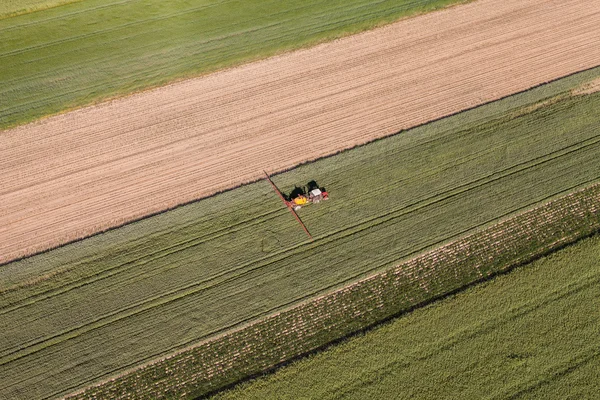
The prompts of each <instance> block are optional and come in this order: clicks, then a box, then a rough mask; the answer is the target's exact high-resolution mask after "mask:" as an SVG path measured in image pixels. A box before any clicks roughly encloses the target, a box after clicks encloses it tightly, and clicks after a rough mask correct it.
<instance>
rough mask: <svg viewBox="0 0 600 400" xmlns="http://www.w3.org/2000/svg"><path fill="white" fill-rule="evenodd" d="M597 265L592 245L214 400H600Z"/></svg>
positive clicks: (599, 241)
mask: <svg viewBox="0 0 600 400" xmlns="http://www.w3.org/2000/svg"><path fill="white" fill-rule="evenodd" d="M598 260H600V236H595V237H593V238H591V239H587V240H584V241H581V242H579V243H577V244H576V245H573V246H571V247H568V248H566V249H563V250H561V251H559V252H557V253H554V254H553V255H551V256H549V257H546V258H543V259H541V260H538V261H536V262H533V263H531V264H529V265H527V266H524V267H522V268H519V269H517V270H515V271H513V272H511V273H510V274H508V275H504V276H500V277H497V278H495V279H494V280H493V281H489V282H487V283H484V284H481V285H478V286H476V287H472V288H470V289H468V290H466V291H465V292H463V293H460V294H458V295H455V296H452V297H450V298H447V299H445V300H443V301H440V302H437V303H434V304H432V305H430V306H428V307H425V308H422V309H419V310H416V311H414V312H412V313H411V314H409V315H406V316H404V317H401V318H398V319H396V320H394V321H392V322H390V323H388V324H385V325H384V326H382V327H379V328H377V329H375V330H373V331H370V332H368V333H366V334H364V335H363V336H360V337H356V338H353V339H351V340H348V341H347V342H344V343H342V344H340V345H336V346H334V347H332V348H330V349H328V350H326V351H324V352H322V353H320V354H317V355H315V356H313V357H310V358H308V359H305V360H301V361H299V362H296V363H294V364H292V365H290V366H288V367H285V368H283V369H281V370H279V371H277V372H276V373H275V374H273V375H271V376H267V377H265V378H261V379H257V380H255V381H253V382H249V383H246V384H244V385H241V386H239V387H238V388H236V389H234V390H232V391H229V392H225V393H223V394H222V395H219V396H216V398H218V399H223V400H224V399H303V398H313V399H342V398H343V399H374V398H397V399H401V398H402V399H409V398H422V399H471V398H473V399H482V398H494V399H508V398H511V399H515V398H526V399H532V398H535V399H567V398H571V399H592V398H597V397H598V393H600V336H599V335H598V332H599V331H600V322H599V321H600V308H599V307H598V299H599V298H600V262H599V261H598Z"/></svg>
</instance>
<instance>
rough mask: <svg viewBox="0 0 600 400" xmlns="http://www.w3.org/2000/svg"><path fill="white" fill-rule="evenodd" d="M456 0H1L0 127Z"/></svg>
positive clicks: (430, 8)
mask: <svg viewBox="0 0 600 400" xmlns="http://www.w3.org/2000/svg"><path fill="white" fill-rule="evenodd" d="M459 2H461V0H384V1H377V2H373V1H369V0H344V1H339V0H338V1H328V0H305V1H301V2H295V1H280V0H243V1H240V0H169V1H163V0H85V1H78V2H74V3H73V2H71V3H68V4H64V5H61V6H59V7H53V8H47V9H44V8H45V7H48V6H52V5H55V4H61V3H63V2H60V1H58V0H56V1H41V0H20V1H16V0H9V1H8V2H6V0H3V1H2V2H0V17H1V16H2V15H5V16H6V15H7V14H10V13H18V12H20V11H22V10H23V9H25V10H26V9H28V8H31V9H33V10H35V9H37V8H41V9H43V10H42V11H37V12H30V13H26V14H22V15H17V16H13V17H8V18H3V19H0V65H1V66H2V67H1V68H0V129H2V128H6V127H9V126H12V125H16V124H19V123H23V122H27V121H30V120H33V119H36V118H39V117H41V116H44V115H47V114H53V113H57V112H60V111H63V110H66V109H69V108H73V107H78V106H81V105H84V104H90V103H93V102H96V101H99V100H102V99H106V98H109V97H113V96H117V95H123V94H127V93H130V92H132V91H137V90H141V89H144V88H148V87H153V86H158V85H161V84H165V83H167V82H169V81H172V80H173V79H178V78H185V77H190V76H194V75H198V74H202V73H207V72H210V71H215V70H217V69H220V68H224V67H230V66H232V65H236V64H240V63H242V62H247V61H250V60H255V59H258V58H264V57H268V56H271V55H273V54H276V53H279V52H282V51H286V50H290V49H296V48H299V47H302V46H307V45H310V44H314V43H317V42H320V41H324V40H330V39H333V38H336V37H339V36H342V35H345V34H349V33H354V32H358V31H361V30H365V29H368V28H372V27H374V26H376V25H378V24H382V23H385V22H390V21H393V20H395V19H398V18H401V17H405V16H410V15H414V14H417V13H423V12H427V11H431V10H434V9H437V8H440V7H444V6H447V5H450V4H454V3H459Z"/></svg>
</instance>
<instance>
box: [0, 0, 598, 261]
mask: <svg viewBox="0 0 600 400" xmlns="http://www.w3.org/2000/svg"><path fill="white" fill-rule="evenodd" d="M599 64H600V0H551V1H548V0H480V1H477V2H475V3H471V4H468V5H465V6H460V7H454V8H451V9H447V10H444V11H441V12H437V13H434V14H429V15H425V16H422V17H418V18H414V19H410V20H405V21H401V22H399V23H396V24H393V25H390V26H387V27H385V28H382V29H378V30H375V31H371V32H367V33H364V34H361V35H357V36H353V37H349V38H346V39H342V40H339V41H336V42H333V43H329V44H325V45H320V46H317V47H315V48H312V49H309V50H304V51H299V52H295V53H290V54H287V55H283V56H280V57H275V58H272V59H269V60H266V61H262V62H258V63H253V64H249V65H246V66H243V67H240V68H236V69H232V70H228V71H224V72H221V73H217V74H213V75H209V76H206V77H203V78H199V79H194V80H189V81H185V82H181V83H177V84H174V85H170V86H166V87H163V88H160V89H157V90H153V91H149V92H145V93H141V94H138V95H135V96H131V97H128V98H125V99H121V100H117V101H113V102H111V103H107V104H103V105H100V106H97V107H91V108H86V109H82V110H79V111H76V112H72V113H68V114H64V115H61V116H57V117H53V118H50V119H47V120H44V121H42V122H40V123H37V124H31V125H27V126H24V127H20V128H17V129H13V130H9V131H4V132H2V133H0V263H1V262H6V261H8V260H11V259H14V258H16V257H19V256H23V255H27V254H31V253H33V252H36V251H40V250H43V249H46V248H49V247H52V246H56V245H59V244H62V243H65V242H68V241H71V240H74V239H77V238H80V237H82V236H86V235H89V234H92V233H94V232H98V231H100V230H103V229H106V228H108V227H111V226H115V225H118V224H121V223H123V222H125V221H128V220H131V219H135V218H138V217H141V216H143V215H146V214H149V213H152V212H156V211H159V210H163V209H165V208H168V207H172V206H175V205H177V204H180V203H183V202H187V201H190V200H193V199H197V198H200V197H204V196H206V195H209V194H211V193H214V192H215V191H218V190H222V189H226V188H230V187H233V186H235V185H238V184H240V183H243V182H247V181H251V180H254V179H256V178H259V177H260V176H261V174H262V170H263V169H267V170H269V171H273V172H274V171H277V170H282V169H285V168H288V167H291V166H293V165H296V164H298V163H300V162H302V161H306V160H308V159H314V158H317V157H320V156H323V155H327V154H331V153H334V152H336V151H338V150H341V149H344V148H348V147H351V146H354V145H356V144H360V143H364V142H367V141H370V140H372V139H374V138H378V137H382V136H386V135H389V134H392V133H395V132H397V131H398V130H400V129H403V128H408V127H411V126H414V125H417V124H420V123H423V122H426V121H429V120H432V119H435V118H439V117H442V116H444V115H448V114H451V113H454V112H457V111H460V110H463V109H465V108H468V107H472V106H474V105H477V104H480V103H482V102H486V101H490V100H494V99H497V98H500V97H503V96H506V95H508V94H511V93H514V92H516V91H520V90H524V89H527V88H529V87H531V86H534V85H537V84H539V83H543V82H546V81H548V80H552V79H555V78H558V77H561V76H564V75H566V74H569V73H572V72H575V71H579V70H582V69H586V68H589V67H593V66H596V65H599Z"/></svg>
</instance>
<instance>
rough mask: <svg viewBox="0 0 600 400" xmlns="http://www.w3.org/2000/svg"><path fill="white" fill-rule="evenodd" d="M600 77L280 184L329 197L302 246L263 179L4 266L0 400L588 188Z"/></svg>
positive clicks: (598, 153) (126, 363)
mask: <svg viewBox="0 0 600 400" xmlns="http://www.w3.org/2000/svg"><path fill="white" fill-rule="evenodd" d="M599 72H600V71H599V70H598V69H596V70H592V71H588V72H585V73H583V74H578V75H576V76H573V77H570V78H567V79H564V80H561V81H558V82H555V83H553V84H550V85H546V86H543V87H540V88H537V89H534V90H532V91H530V92H527V93H524V94H521V95H517V96H513V97H511V98H508V99H505V100H503V101H500V102H496V103H493V104H489V105H486V106H483V107H480V108H478V109H475V110H471V111H469V112H466V113H462V114H459V115H456V116H454V117H451V118H447V119H444V120H441V121H438V122H435V123H432V124H428V125H425V126H423V127H420V128H417V129H413V130H410V131H407V132H403V133H402V134H400V135H396V136H394V137H391V138H388V139H384V140H380V141H377V142H374V143H372V144H370V145H367V146H364V147H359V148H356V149H354V150H351V151H348V152H344V153H341V154H339V155H337V156H334V157H330V158H327V159H323V160H320V161H318V162H316V163H312V164H307V165H305V166H302V167H300V168H297V169H295V170H293V171H290V172H288V173H285V174H282V175H278V176H275V177H274V180H275V181H276V182H277V183H278V184H279V185H280V186H281V187H282V189H284V190H290V189H291V188H292V187H293V184H294V183H298V184H304V183H306V182H307V181H309V180H311V179H316V180H317V181H318V182H319V183H320V184H322V185H325V186H326V187H327V188H328V190H329V191H330V193H331V197H332V200H330V201H329V202H326V203H322V204H320V205H318V206H312V207H310V208H306V209H303V210H301V212H300V215H301V217H302V218H303V219H304V221H305V222H306V223H307V225H308V227H309V229H310V230H311V232H312V233H313V235H314V236H315V238H316V240H315V241H314V242H312V243H310V242H307V241H306V237H305V236H304V233H303V232H302V230H301V229H300V228H299V226H298V225H297V223H296V222H295V220H294V219H293V218H292V217H291V216H290V215H289V213H288V212H287V210H286V209H285V208H283V207H282V205H281V203H280V201H279V199H278V198H277V197H276V195H275V194H274V193H273V191H272V189H271V188H270V186H269V185H268V184H267V183H266V182H264V181H262V182H258V183H255V184H252V185H247V186H244V187H241V188H239V189H236V190H233V191H230V192H226V193H224V194H221V195H218V196H215V197H212V198H208V199H205V200H202V201H199V202H197V203H194V204H191V205H188V206H185V207H181V208H178V209H176V210H174V211H170V212H167V213H164V214H161V215H159V216H156V217H152V218H149V219H146V220H143V221H140V222H137V223H134V224H130V225H127V226H125V227H123V228H121V229H118V230H114V231H111V232H108V233H105V234H102V235H98V236H95V237H93V238H90V239H88V240H85V241H82V242H78V243H75V244H71V245H68V246H65V247H62V248H60V249H57V250H55V251H51V252H48V253H45V254H41V255H38V256H35V257H32V258H29V259H25V260H22V261H19V262H14V263H11V264H7V265H4V266H0V288H2V289H0V326H3V327H5V328H4V329H3V330H2V332H1V333H0V382H1V383H0V397H7V398H19V397H21V398H42V397H45V396H54V395H58V394H63V393H66V392H69V391H71V390H72V389H74V388H77V387H81V386H82V385H86V384H89V383H91V382H94V381H96V380H98V379H99V378H101V377H106V376H109V375H112V374H114V373H116V372H118V371H121V370H123V369H125V368H128V367H131V366H134V365H137V364H139V363H141V362H143V361H146V360H149V359H152V358H155V357H157V356H159V355H165V354H168V353H170V352H172V351H174V350H176V349H179V348H182V347H185V346H187V345H189V344H192V343H195V342H197V341H198V340H200V339H202V338H206V337H210V336H211V335H215V334H217V333H219V332H223V331H224V330H227V329H229V328H231V327H235V326H237V325H239V324H241V323H244V322H246V321H250V320H255V319H257V318H260V317H262V316H265V315H268V314H271V313H273V312H274V311H276V310H279V309H281V308H282V307H286V306H288V305H290V304H294V303H296V302H298V301H300V300H303V299H307V298H310V297H312V296H314V295H316V294H318V293H323V292H325V291H328V290H331V289H332V288H334V287H339V286H342V285H344V284H347V283H349V282H352V281H354V280H356V279H357V278H359V277H362V276H365V275H366V274H368V273H371V272H373V271H377V270H382V269H384V268H387V267H390V266H392V265H395V264H397V263H398V262H399V261H400V260H402V259H405V258H407V257H409V256H411V255H414V254H416V253H419V252H422V251H423V250H424V249H428V248H432V247H435V246H437V245H439V244H440V243H443V242H446V241H448V240H450V239H452V238H456V237H457V236H461V235H464V234H465V233H466V232H470V231H472V230H474V229H479V228H481V227H484V226H487V225H489V224H490V223H492V222H494V221H496V220H497V219H498V218H501V217H504V216H506V215H509V214H511V213H514V212H516V211H519V210H522V209H524V208H529V207H531V206H532V205H534V204H537V203H539V202H541V201H544V200H546V199H548V198H551V197H554V196H557V195H559V194H562V193H566V192H570V191H572V190H574V189H575V188H577V187H581V186H584V185H586V184H589V183H591V182H597V181H598V180H600V164H599V163H598V162H597V160H598V159H599V158H600V129H599V128H600V115H599V114H598V113H597V110H598V108H599V107H600V94H595V95H588V96H578V97H570V96H569V95H568V90H569V89H570V88H572V87H574V86H577V85H579V84H581V83H582V82H585V81H587V80H589V79H592V78H594V77H596V76H598V74H599ZM548 99H552V101H548ZM540 102H543V105H542V103H540ZM536 104H537V106H536ZM366 166H368V168H367V167H366Z"/></svg>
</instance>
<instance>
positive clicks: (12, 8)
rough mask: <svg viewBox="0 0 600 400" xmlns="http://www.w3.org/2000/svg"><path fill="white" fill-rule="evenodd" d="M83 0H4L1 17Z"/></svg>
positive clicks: (1, 4) (0, 4) (0, 10)
mask: <svg viewBox="0 0 600 400" xmlns="http://www.w3.org/2000/svg"><path fill="white" fill-rule="evenodd" d="M78 1H82V0H2V3H0V19H2V18H9V17H15V16H17V15H21V14H27V13H31V12H35V11H41V10H46V9H48V8H52V7H57V6H61V5H65V4H67V3H75V2H78Z"/></svg>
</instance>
